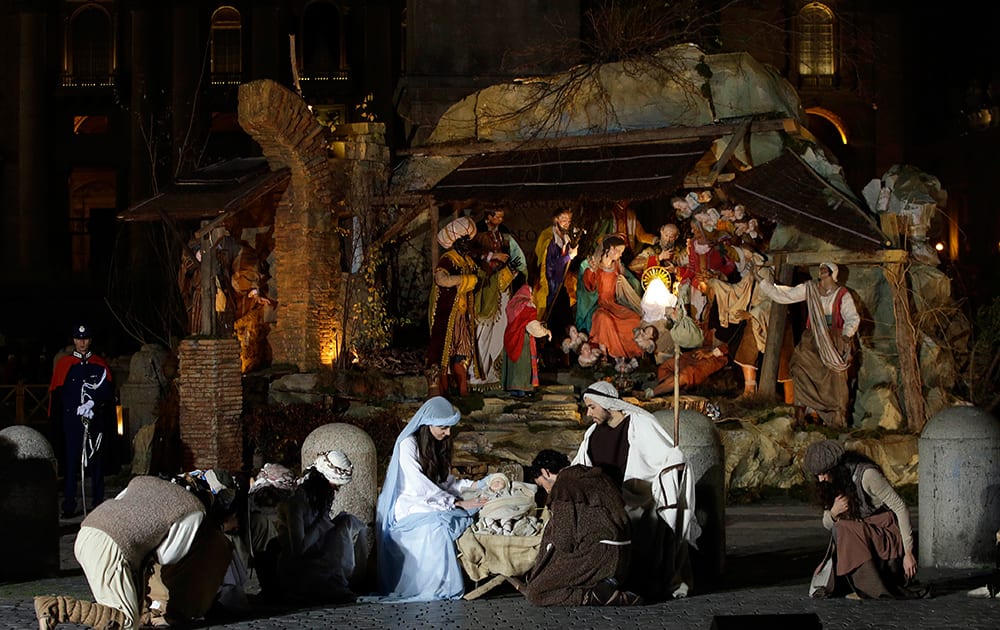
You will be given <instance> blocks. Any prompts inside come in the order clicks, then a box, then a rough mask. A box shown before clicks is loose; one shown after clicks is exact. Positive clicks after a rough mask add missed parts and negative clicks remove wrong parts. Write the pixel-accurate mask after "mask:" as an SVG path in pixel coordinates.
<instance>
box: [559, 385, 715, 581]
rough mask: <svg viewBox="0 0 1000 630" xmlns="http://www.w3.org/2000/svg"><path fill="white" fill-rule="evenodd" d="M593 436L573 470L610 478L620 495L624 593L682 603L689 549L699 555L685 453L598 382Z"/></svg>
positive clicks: (590, 395)
mask: <svg viewBox="0 0 1000 630" xmlns="http://www.w3.org/2000/svg"><path fill="white" fill-rule="evenodd" d="M583 401H584V404H586V406H587V416H588V417H590V418H591V419H592V420H593V421H594V424H593V425H591V426H590V428H589V429H587V432H586V433H585V434H584V436H583V442H582V443H581V444H580V448H579V450H578V451H577V454H576V457H575V458H573V462H572V463H573V464H574V465H575V464H583V465H586V466H596V467H599V468H601V469H602V470H604V472H605V473H606V474H607V475H608V476H609V477H611V479H612V481H613V482H614V483H615V484H616V485H617V486H618V487H620V488H621V489H622V498H623V499H624V500H625V510H626V512H628V515H629V520H630V521H631V523H632V547H633V551H632V568H631V570H630V572H629V580H628V582H627V583H626V586H627V587H628V588H629V590H631V591H633V592H636V593H639V594H640V595H642V596H643V597H644V598H645V599H646V600H647V601H657V600H663V599H666V598H668V597H670V596H673V597H683V596H684V595H686V594H687V592H688V590H689V589H690V587H691V584H692V577H691V560H690V555H689V553H688V551H689V550H688V547H689V546H690V547H695V548H697V544H696V542H697V540H698V536H700V535H701V526H700V525H699V524H698V521H697V520H696V519H695V497H694V480H693V478H692V477H691V475H690V474H688V471H687V463H686V458H685V457H684V454H683V453H682V452H681V449H679V448H677V447H675V446H674V441H673V438H672V437H671V436H670V434H669V433H668V432H667V431H666V429H664V427H663V426H662V425H661V424H660V423H659V421H658V420H657V419H656V418H655V417H654V416H653V415H652V414H651V413H649V412H648V411H646V410H644V409H642V408H640V407H638V406H636V405H633V404H630V403H627V402H625V401H624V400H622V399H621V397H620V396H619V394H618V390H617V389H615V387H614V385H612V384H611V383H608V382H607V381H598V382H596V383H594V384H593V385H591V386H590V387H588V388H587V389H586V390H585V391H584V392H583Z"/></svg>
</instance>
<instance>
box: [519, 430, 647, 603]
mask: <svg viewBox="0 0 1000 630" xmlns="http://www.w3.org/2000/svg"><path fill="white" fill-rule="evenodd" d="M528 476H529V478H531V479H534V481H535V483H536V484H538V485H539V486H540V487H541V488H542V489H544V490H545V491H546V493H547V494H548V499H547V504H548V507H549V511H550V512H551V515H550V518H549V522H548V524H546V526H545V531H544V532H543V533H542V542H541V548H540V549H539V552H538V558H537V559H536V560H535V566H534V567H532V569H531V571H530V572H529V573H528V575H527V584H526V585H525V586H524V587H523V588H522V589H520V590H521V591H522V592H523V593H524V594H525V595H526V596H527V598H528V600H530V601H531V603H532V604H535V605H537V606H580V605H585V606H586V605H590V606H623V605H626V606H627V605H632V604H640V603H642V600H641V598H639V597H638V596H637V595H635V594H633V593H629V592H627V591H624V590H622V589H620V588H619V584H620V583H621V582H623V581H624V580H625V577H626V574H627V572H628V563H629V556H630V553H631V552H630V549H631V541H630V540H629V522H628V515H626V514H625V504H624V503H623V502H622V497H621V492H619V491H618V489H617V488H616V487H615V486H614V484H612V483H611V480H610V479H608V478H607V476H605V475H604V473H602V472H601V471H600V470H599V469H597V468H590V467H588V466H570V465H569V458H568V457H566V456H565V455H563V454H562V453H558V452H556V451H553V450H548V449H546V450H543V451H541V452H540V453H538V455H537V456H536V457H535V460H534V462H532V465H531V469H530V472H529V473H528Z"/></svg>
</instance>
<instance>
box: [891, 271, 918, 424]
mask: <svg viewBox="0 0 1000 630" xmlns="http://www.w3.org/2000/svg"><path fill="white" fill-rule="evenodd" d="M882 269H883V273H885V279H886V280H887V281H888V282H889V290H890V291H891V292H892V310H893V314H894V315H895V316H896V347H897V348H899V375H900V380H901V381H902V391H901V392H900V393H901V394H902V397H903V405H904V407H905V410H906V418H907V426H908V427H909V428H910V430H911V431H913V432H915V433H920V431H921V430H923V428H924V424H925V423H926V422H927V408H926V406H925V405H924V384H923V379H922V378H921V376H920V361H919V359H918V358H917V342H916V333H915V332H914V327H913V318H912V317H911V316H910V301H909V296H908V295H907V289H906V272H905V271H904V269H903V264H902V263H899V262H893V263H886V264H885V265H883V267H882Z"/></svg>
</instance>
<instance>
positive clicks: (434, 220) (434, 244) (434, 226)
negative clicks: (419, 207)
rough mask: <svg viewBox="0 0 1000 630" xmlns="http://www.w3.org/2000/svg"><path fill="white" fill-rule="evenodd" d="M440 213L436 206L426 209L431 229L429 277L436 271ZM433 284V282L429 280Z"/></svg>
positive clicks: (438, 252)
mask: <svg viewBox="0 0 1000 630" xmlns="http://www.w3.org/2000/svg"><path fill="white" fill-rule="evenodd" d="M440 212H441V210H440V208H438V206H437V204H431V207H430V208H428V209H427V215H428V217H429V218H430V229H431V276H432V277H433V276H434V270H435V269H437V264H438V257H439V256H440V255H441V252H440V251H438V239H437V235H438V230H439V229H440V228H438V223H439V221H438V216H439V213H440ZM431 282H433V280H431Z"/></svg>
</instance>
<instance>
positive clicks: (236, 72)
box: [212, 6, 243, 83]
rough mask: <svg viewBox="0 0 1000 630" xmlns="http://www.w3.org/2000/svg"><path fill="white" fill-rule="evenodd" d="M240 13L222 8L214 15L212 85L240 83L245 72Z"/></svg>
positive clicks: (225, 7)
mask: <svg viewBox="0 0 1000 630" xmlns="http://www.w3.org/2000/svg"><path fill="white" fill-rule="evenodd" d="M242 32H243V31H242V26H241V23H240V12H239V11H237V10H236V9H234V8H233V7H229V6H222V7H219V8H218V9H216V10H215V13H213V14H212V83H239V82H240V79H241V76H240V75H241V73H242V72H243V45H242V41H241V36H242Z"/></svg>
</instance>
